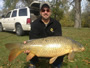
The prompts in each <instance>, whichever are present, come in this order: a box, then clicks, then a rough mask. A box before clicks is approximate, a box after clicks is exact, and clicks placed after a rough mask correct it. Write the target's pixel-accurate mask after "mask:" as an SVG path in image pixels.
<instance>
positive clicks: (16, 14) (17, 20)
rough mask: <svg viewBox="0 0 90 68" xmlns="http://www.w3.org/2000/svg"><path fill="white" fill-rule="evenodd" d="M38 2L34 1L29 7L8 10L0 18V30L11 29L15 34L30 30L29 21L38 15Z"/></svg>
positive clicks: (22, 33)
mask: <svg viewBox="0 0 90 68" xmlns="http://www.w3.org/2000/svg"><path fill="white" fill-rule="evenodd" d="M39 6H40V2H34V3H32V4H31V5H30V7H25V8H19V9H14V10H11V11H9V12H8V13H7V14H6V15H5V16H2V18H1V19H0V32H2V31H3V30H4V31H13V32H16V34H17V35H24V32H25V31H30V29H31V27H30V23H31V22H33V21H34V20H35V19H36V18H37V17H38V16H39Z"/></svg>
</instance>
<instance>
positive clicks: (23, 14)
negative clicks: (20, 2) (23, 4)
mask: <svg viewBox="0 0 90 68" xmlns="http://www.w3.org/2000/svg"><path fill="white" fill-rule="evenodd" d="M19 16H27V8H24V9H20V10H19Z"/></svg>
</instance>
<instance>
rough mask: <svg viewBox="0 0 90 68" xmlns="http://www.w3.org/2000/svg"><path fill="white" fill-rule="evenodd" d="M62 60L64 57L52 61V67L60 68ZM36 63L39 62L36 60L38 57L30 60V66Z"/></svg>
mask: <svg viewBox="0 0 90 68" xmlns="http://www.w3.org/2000/svg"><path fill="white" fill-rule="evenodd" d="M63 58H64V56H60V57H58V58H57V59H56V60H55V61H54V63H53V66H54V67H58V68H60V66H61V64H62V62H63ZM38 61H39V60H38V57H37V56H35V57H33V58H32V59H31V60H30V62H31V64H36V63H37V62H38Z"/></svg>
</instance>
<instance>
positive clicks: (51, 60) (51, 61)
mask: <svg viewBox="0 0 90 68" xmlns="http://www.w3.org/2000/svg"><path fill="white" fill-rule="evenodd" d="M56 59H57V57H53V58H51V59H50V61H49V63H50V64H52V63H53V62H54V61H55V60H56Z"/></svg>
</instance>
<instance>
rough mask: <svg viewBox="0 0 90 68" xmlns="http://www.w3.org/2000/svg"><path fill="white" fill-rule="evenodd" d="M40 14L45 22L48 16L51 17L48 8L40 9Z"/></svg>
mask: <svg viewBox="0 0 90 68" xmlns="http://www.w3.org/2000/svg"><path fill="white" fill-rule="evenodd" d="M40 14H41V16H42V18H43V19H45V20H47V19H49V18H50V16H51V11H50V9H49V8H47V7H44V8H42V9H41V10H40Z"/></svg>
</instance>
